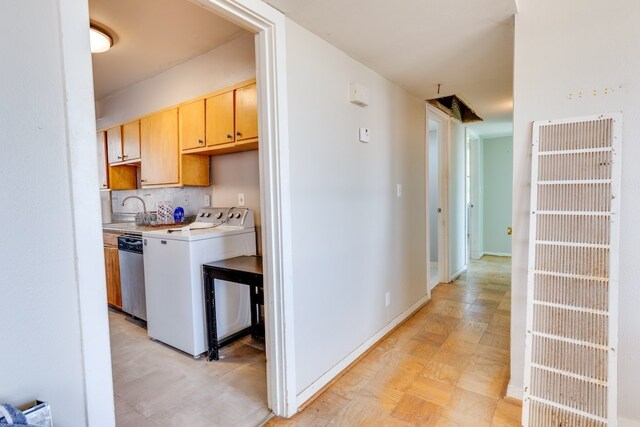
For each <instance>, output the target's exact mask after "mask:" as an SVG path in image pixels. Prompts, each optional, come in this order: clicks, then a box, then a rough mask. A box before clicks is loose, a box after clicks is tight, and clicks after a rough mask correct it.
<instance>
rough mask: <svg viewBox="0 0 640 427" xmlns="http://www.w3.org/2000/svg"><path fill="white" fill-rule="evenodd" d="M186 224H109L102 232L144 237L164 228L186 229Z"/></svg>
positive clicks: (103, 225)
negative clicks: (147, 232) (146, 233)
mask: <svg viewBox="0 0 640 427" xmlns="http://www.w3.org/2000/svg"><path fill="white" fill-rule="evenodd" d="M185 225H186V223H184V224H167V225H157V226H150V225H136V223H135V222H113V223H109V224H102V231H104V232H106V233H109V232H110V233H128V234H137V235H140V236H141V235H142V233H143V232H145V231H154V230H161V229H163V228H175V227H184V226H185Z"/></svg>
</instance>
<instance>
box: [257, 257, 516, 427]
mask: <svg viewBox="0 0 640 427" xmlns="http://www.w3.org/2000/svg"><path fill="white" fill-rule="evenodd" d="M510 274H511V258H505V257H493V256H484V257H483V258H482V259H481V260H479V261H473V260H472V261H471V262H470V266H469V270H468V272H467V273H465V274H463V275H462V276H461V277H460V278H459V279H457V280H456V281H454V282H453V283H448V284H441V285H439V286H438V287H436V288H435V289H434V290H433V292H432V300H431V302H430V303H428V304H427V305H425V306H424V307H423V308H421V309H420V310H419V311H418V312H417V313H416V314H415V315H414V316H413V317H411V318H409V319H408V320H407V321H406V322H405V323H404V324H402V325H400V326H399V327H398V328H397V329H396V330H394V331H393V332H392V333H391V334H390V335H389V336H387V337H386V338H385V339H384V340H382V341H381V342H380V343H379V344H378V345H377V346H376V347H374V348H373V349H372V350H371V351H370V352H369V353H368V354H367V355H366V356H365V357H363V358H362V359H361V360H360V361H359V362H358V363H357V364H355V365H354V366H353V367H352V368H351V369H350V370H349V371H348V372H346V373H345V374H344V375H343V376H342V377H340V378H339V379H338V380H337V381H335V382H334V383H333V384H332V385H331V386H330V387H328V388H327V389H326V390H325V391H324V393H322V394H321V395H320V396H318V397H317V398H316V399H315V400H314V401H313V402H311V403H310V404H309V405H308V406H306V407H305V408H304V409H303V410H302V411H301V412H300V413H298V414H297V415H296V416H294V417H293V418H291V419H288V420H286V419H278V418H275V419H272V420H271V421H270V422H269V423H268V424H267V425H270V426H281V425H282V426H289V425H291V426H294V425H295V426H323V425H338V426H372V425H384V426H431V425H434V426H519V425H520V414H521V406H520V405H519V404H517V403H514V402H513V401H509V400H504V399H502V398H501V397H502V396H503V395H504V393H505V390H506V387H507V383H508V381H509V325H510V301H511V292H510V284H511V279H510Z"/></svg>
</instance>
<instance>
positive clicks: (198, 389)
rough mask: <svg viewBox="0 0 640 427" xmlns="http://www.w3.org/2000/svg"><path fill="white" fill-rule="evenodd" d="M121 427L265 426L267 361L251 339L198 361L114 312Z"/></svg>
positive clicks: (112, 325) (114, 356) (114, 358)
mask: <svg viewBox="0 0 640 427" xmlns="http://www.w3.org/2000/svg"><path fill="white" fill-rule="evenodd" d="M109 326H110V333H111V355H112V361H113V380H114V390H115V403H116V424H117V426H118V427H151V426H163V427H168V426H189V427H198V426H247V427H255V426H259V425H261V424H262V423H263V422H264V420H265V419H267V418H268V416H269V413H270V411H269V409H268V408H267V386H266V371H265V367H266V359H265V353H264V351H263V349H261V348H260V347H261V346H260V345H257V344H256V343H254V342H253V341H252V340H251V338H249V337H247V338H244V339H242V340H240V341H237V342H236V343H233V344H232V345H230V346H228V347H225V348H223V349H222V350H221V354H222V355H223V356H224V357H225V358H224V359H223V360H220V361H218V362H207V361H206V359H205V357H204V356H203V357H201V358H200V359H198V360H196V359H193V358H192V357H190V356H188V355H185V354H183V353H180V352H178V351H176V350H174V349H171V348H170V347H167V346H165V345H163V344H160V343H158V342H153V341H151V340H150V339H149V338H148V337H147V333H146V330H145V329H143V328H141V327H140V326H138V325H136V324H133V323H132V322H130V321H129V320H127V318H126V316H125V315H124V314H122V313H120V312H115V311H110V312H109Z"/></svg>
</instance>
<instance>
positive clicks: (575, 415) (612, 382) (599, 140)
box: [522, 114, 621, 427]
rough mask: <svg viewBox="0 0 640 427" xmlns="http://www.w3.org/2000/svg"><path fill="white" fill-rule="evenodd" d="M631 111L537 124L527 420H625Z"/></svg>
mask: <svg viewBox="0 0 640 427" xmlns="http://www.w3.org/2000/svg"><path fill="white" fill-rule="evenodd" d="M620 119H621V116H620V115H619V114H609V115H604V116H597V117H589V118H584V119H573V120H561V121H546V122H536V123H534V127H533V152H532V154H533V155H532V175H531V176H532V191H531V209H532V215H531V229H530V239H529V279H528V294H527V339H526V360H525V362H526V367H525V390H524V406H523V415H522V416H523V418H522V421H523V425H525V426H536V427H543V426H544V427H546V426H557V427H560V426H585V427H600V426H614V425H616V398H615V397H616V385H617V376H616V366H617V359H616V354H615V349H616V345H617V330H618V325H617V318H616V317H615V316H612V313H614V314H615V313H616V312H617V311H616V307H617V295H618V289H617V287H618V234H619V219H618V212H619V209H618V206H619V202H618V198H617V197H616V196H617V195H618V193H619V189H620V167H619V163H620V162H619V155H620V128H621V123H620V121H621V120H620Z"/></svg>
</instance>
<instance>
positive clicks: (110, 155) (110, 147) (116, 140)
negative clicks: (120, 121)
mask: <svg viewBox="0 0 640 427" xmlns="http://www.w3.org/2000/svg"><path fill="white" fill-rule="evenodd" d="M107 159H108V160H109V164H110V165H111V164H113V163H120V162H122V126H120V125H118V126H114V127H112V128H109V129H107Z"/></svg>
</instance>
